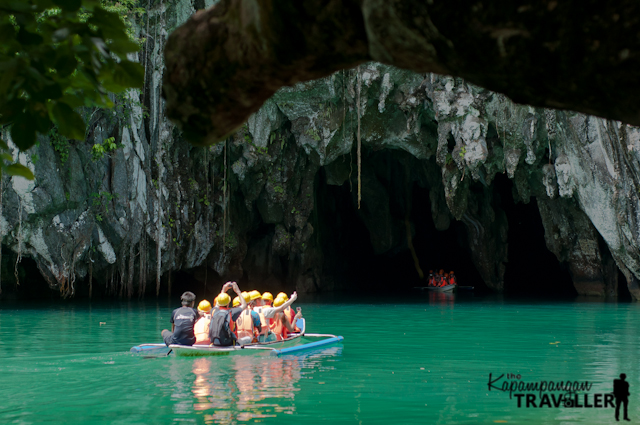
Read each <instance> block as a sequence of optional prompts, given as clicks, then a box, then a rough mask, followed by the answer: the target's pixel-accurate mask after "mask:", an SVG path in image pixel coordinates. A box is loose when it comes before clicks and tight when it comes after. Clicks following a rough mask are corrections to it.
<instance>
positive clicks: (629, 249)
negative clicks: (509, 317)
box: [0, 1, 640, 298]
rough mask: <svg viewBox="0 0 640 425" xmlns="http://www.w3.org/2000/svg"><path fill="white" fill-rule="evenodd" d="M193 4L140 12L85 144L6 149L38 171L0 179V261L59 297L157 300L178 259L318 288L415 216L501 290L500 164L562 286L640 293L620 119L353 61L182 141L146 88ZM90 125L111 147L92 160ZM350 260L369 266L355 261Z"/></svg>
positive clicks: (395, 249) (383, 256)
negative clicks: (134, 79) (132, 53)
mask: <svg viewBox="0 0 640 425" xmlns="http://www.w3.org/2000/svg"><path fill="white" fill-rule="evenodd" d="M193 11H194V7H193V5H191V4H190V3H189V2H184V1H182V2H176V3H170V4H168V5H166V6H163V5H156V7H152V9H151V10H149V11H148V12H147V13H148V16H149V18H150V19H153V21H152V22H156V21H157V22H158V24H157V25H158V27H157V28H153V27H151V30H152V31H153V32H154V37H153V38H152V37H149V38H148V39H147V41H146V43H145V45H144V50H143V52H142V53H141V56H140V60H141V62H145V63H147V82H146V85H145V88H144V90H142V91H141V92H139V93H138V92H132V93H129V94H128V95H127V98H124V99H117V102H119V105H120V106H121V109H119V110H118V111H120V113H119V114H117V116H114V115H113V111H107V112H103V111H89V112H90V113H91V114H92V115H91V119H90V120H89V123H90V131H89V133H88V134H89V136H88V138H87V139H86V140H84V141H70V143H69V145H68V147H67V149H66V150H65V148H64V146H59V145H58V144H56V143H54V142H53V141H51V140H46V139H42V140H40V143H39V144H38V146H37V147H35V148H34V149H33V150H32V151H30V152H27V153H23V154H20V161H21V162H22V163H24V164H26V165H28V166H29V167H30V168H31V169H32V170H34V172H35V175H36V180H35V181H34V182H27V181H25V180H24V179H21V178H19V177H12V178H8V177H6V176H5V177H3V186H2V187H3V195H2V205H3V208H2V214H1V219H0V231H1V233H2V247H3V250H5V256H4V257H3V258H6V255H10V256H11V255H18V256H22V257H25V258H27V257H28V258H30V259H31V260H33V262H34V264H36V265H37V268H38V270H39V271H40V273H41V275H42V276H43V277H44V278H45V279H46V281H47V282H48V284H49V286H50V287H51V288H54V289H56V290H59V291H60V292H61V293H62V295H63V296H72V295H75V294H82V295H86V294H87V293H88V291H89V288H90V287H91V288H92V291H93V294H94V296H95V295H96V294H98V295H101V294H107V295H113V296H122V297H133V296H139V295H141V294H148V295H150V294H156V293H157V292H158V291H165V290H166V289H167V287H168V286H169V285H171V284H173V285H174V288H175V287H176V286H178V287H179V285H180V282H175V281H174V282H173V283H171V281H170V279H171V277H170V276H171V275H172V273H175V272H177V271H186V272H187V273H189V274H190V275H191V276H192V277H194V278H195V279H197V280H200V281H203V280H205V279H206V280H207V281H208V282H209V283H210V284H211V283H216V284H217V283H218V282H220V281H223V280H226V279H235V280H239V281H243V282H250V283H251V286H255V287H269V288H271V287H273V288H282V289H289V290H291V289H294V288H295V289H297V290H299V291H307V292H314V291H327V290H333V289H345V288H352V287H355V286H357V285H358V284H362V283H358V282H355V281H354V280H353V279H351V278H352V277H353V276H354V275H356V276H357V275H358V272H359V271H358V270H356V271H354V268H357V267H356V264H358V267H360V266H362V268H367V267H368V268H371V269H374V270H377V269H376V267H381V264H383V263H384V264H387V263H385V261H387V259H392V260H393V259H396V258H408V259H410V258H411V256H410V254H409V250H408V242H407V241H408V238H407V232H409V234H412V235H413V236H416V235H417V233H416V232H418V231H419V229H420V228H424V226H425V225H428V226H430V227H432V228H433V232H437V233H446V232H452V233H447V234H451V235H452V236H451V238H452V239H455V241H453V242H452V243H453V244H457V246H458V249H459V250H460V252H462V251H464V252H468V256H469V259H470V260H469V261H470V267H473V268H475V270H476V271H477V274H478V276H479V277H480V278H481V279H482V280H483V281H484V283H485V284H486V286H487V287H488V288H491V289H493V290H496V291H502V290H504V289H505V288H506V289H508V288H509V287H513V285H517V283H513V284H511V283H510V284H505V271H506V270H507V269H508V267H509V254H510V253H509V242H510V241H509V240H508V231H509V224H508V221H507V216H506V213H505V209H504V204H503V202H502V201H501V193H500V192H499V191H498V190H497V189H496V187H497V186H496V184H495V180H496V178H497V177H500V178H502V177H503V176H506V177H508V179H509V180H508V181H509V182H510V183H509V184H510V186H509V187H510V189H511V190H512V192H513V198H514V200H515V201H516V202H520V203H529V202H532V200H533V199H535V201H536V205H537V208H538V210H539V213H540V220H541V222H542V225H543V226H544V240H545V243H546V246H547V248H548V249H549V250H550V251H551V252H553V254H554V255H555V256H556V258H557V260H558V262H559V263H561V264H562V265H565V266H566V267H567V268H568V269H569V271H570V273H571V277H572V280H573V284H574V287H575V290H576V292H577V293H579V294H584V295H597V296H611V295H613V296H615V295H616V294H617V293H618V292H619V285H626V286H627V287H628V289H629V292H630V293H631V294H632V296H633V297H635V298H639V297H640V287H639V286H638V277H639V276H640V252H639V251H638V246H640V241H639V240H638V235H639V234H640V233H639V230H640V229H639V227H638V220H639V217H638V184H640V180H639V179H640V177H638V176H640V165H639V162H638V151H639V150H640V131H639V130H638V129H637V128H635V127H631V126H628V125H626V124H621V123H620V122H617V121H611V120H606V119H603V118H597V117H593V116H588V115H584V114H580V113H575V112H565V111H557V110H550V109H542V108H535V107H531V106H521V105H517V104H514V103H513V102H512V101H510V100H509V99H508V98H506V97H505V96H504V95H502V94H498V93H495V92H491V91H489V90H486V89H483V88H479V87H477V86H474V85H472V84H469V83H468V82H466V81H464V80H462V79H459V78H454V77H445V76H439V75H436V74H416V73H413V72H410V71H406V70H401V69H398V68H394V67H391V66H388V65H382V64H380V63H375V62H370V63H364V64H362V65H360V66H359V67H357V68H353V69H349V70H344V71H338V72H336V73H333V74H330V75H328V76H326V77H324V78H321V79H319V80H316V81H312V82H304V83H298V84H296V85H294V86H293V87H284V88H282V89H280V90H278V91H277V92H276V93H275V95H274V96H273V97H271V98H269V99H268V100H266V102H265V103H264V105H263V106H262V108H260V109H259V110H257V111H256V112H255V113H254V114H253V115H251V117H250V118H249V120H248V121H247V123H246V124H245V125H243V126H241V127H240V128H239V129H238V130H237V131H236V132H234V133H233V134H232V135H231V136H230V137H228V138H226V139H225V140H224V141H223V142H222V143H219V144H216V145H213V146H209V147H195V146H192V145H190V144H189V143H188V142H187V141H186V140H185V138H184V136H185V134H186V132H184V131H183V132H181V131H180V130H179V129H178V128H177V127H176V126H174V125H173V124H172V123H171V122H170V121H169V120H168V119H167V117H166V116H165V114H164V109H163V101H162V98H161V97H160V86H161V79H162V69H163V57H162V54H161V52H162V49H163V47H164V40H165V39H166V37H167V34H166V33H167V32H168V31H167V30H163V28H167V29H170V28H172V27H174V26H176V25H178V23H179V22H180V18H179V17H180V16H182V17H183V18H184V19H186V16H188V15H189V14H190V13H192V12H193ZM198 19H201V18H198ZM141 28H142V26H141ZM141 28H140V29H139V30H140V31H142V29H141ZM291 66H293V65H291ZM270 90H271V89H270ZM274 91H275V89H274ZM267 97H268V96H267ZM265 99H266V97H265ZM251 108H253V106H252V107H251ZM251 108H249V109H251ZM183 130H185V128H184V127H183ZM358 133H359V134H360V141H361V144H362V154H361V160H362V170H361V179H360V180H361V193H362V196H361V201H360V209H358V196H357V193H358V191H357V186H358V166H357V163H358V161H357V144H358ZM108 137H115V138H116V142H117V143H118V144H120V145H122V147H120V148H119V149H117V150H116V151H114V152H112V153H109V154H108V155H106V156H104V157H102V158H100V159H97V160H94V159H92V145H94V144H96V143H102V142H103V141H104V140H105V139H106V138H108ZM16 155H17V152H16ZM418 204H420V205H425V209H424V210H419V211H420V213H419V214H417V213H416V212H415V211H416V208H417V207H416V205H418ZM407 223H408V226H407ZM433 234H435V233H433ZM414 243H418V244H419V243H420V238H419V237H418V238H417V239H415V240H414ZM7 249H8V250H10V251H11V254H7V253H6V250H7ZM359 253H361V254H362V255H363V256H365V255H367V256H369V257H366V258H368V260H366V259H365V260H363V262H362V263H357V261H356V260H357V258H356V257H354V255H356V254H359ZM455 255H457V254H455V253H454V254H452V256H455ZM465 255H466V254H465ZM11 258H14V257H11ZM363 258H364V257H363ZM31 260H30V261H31ZM420 260H421V262H422V264H423V267H427V268H431V267H439V266H438V265H433V264H430V262H429V258H425V257H422V258H421V259H420ZM390 261H391V260H390ZM394 261H395V260H394ZM403 261H404V260H403ZM409 261H410V260H409ZM2 264H3V266H5V262H3V263H2ZM388 264H396V263H391V262H389V263H388ZM398 264H405V263H401V262H399V263H398ZM408 264H409V266H407V267H405V266H404V265H403V266H402V267H404V268H406V269H409V270H410V271H411V272H413V273H414V278H415V280H413V281H412V280H404V281H400V280H397V281H393V284H394V285H396V287H398V288H402V287H407V286H413V285H414V284H419V281H418V280H417V277H416V276H417V274H415V270H411V269H412V267H413V264H412V263H411V262H409V263H408ZM5 269H6V267H5ZM618 270H620V271H621V273H622V275H623V276H624V277H625V278H626V282H622V281H621V282H618ZM360 271H361V270H360ZM2 273H3V276H4V275H6V274H7V273H8V271H7V270H3V271H2ZM161 277H162V279H161ZM3 282H4V284H3V288H5V291H6V290H7V287H8V286H7V285H8V284H7V283H6V279H3ZM90 282H91V283H90ZM387 284H388V282H378V281H375V280H374V281H371V282H367V283H366V285H369V286H370V287H372V288H382V287H385V285H387ZM403 285H404V286H403ZM510 285H511V286H510ZM212 286H213V285H212Z"/></svg>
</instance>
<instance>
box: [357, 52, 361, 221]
mask: <svg viewBox="0 0 640 425" xmlns="http://www.w3.org/2000/svg"><path fill="white" fill-rule="evenodd" d="M357 79H358V96H357V110H358V209H360V200H361V199H362V142H361V140H360V89H361V86H362V82H361V77H360V65H358V73H357Z"/></svg>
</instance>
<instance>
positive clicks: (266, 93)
mask: <svg viewBox="0 0 640 425" xmlns="http://www.w3.org/2000/svg"><path fill="white" fill-rule="evenodd" d="M639 12H640V3H639V2H637V1H635V0H615V1H607V2H602V1H597V0H587V1H585V0H580V1H578V0H565V1H562V2H559V1H556V0H546V1H538V2H525V1H519V2H512V1H507V0H502V1H501V0H485V1H448V2H442V1H434V0H429V1H426V2H425V1H421V0H403V1H388V0H385V1H382V0H363V1H348V0H343V1H340V0H306V1H304V2H298V1H292V0H278V1H260V2H254V1H247V0H223V1H221V2H219V3H217V4H216V5H215V6H214V7H212V8H209V9H207V10H201V11H199V12H198V13H196V14H195V15H193V16H192V17H191V18H190V19H189V20H188V21H187V22H186V23H184V24H183V25H182V26H180V27H178V28H177V29H176V30H175V31H174V32H173V33H172V34H171V36H170V37H169V40H168V43H167V46H166V49H165V59H166V72H165V74H164V83H163V92H164V96H165V98H166V100H167V103H166V108H167V114H168V116H169V118H170V119H171V120H172V121H173V122H175V123H176V124H177V125H178V126H179V127H180V128H181V129H182V131H183V132H184V134H185V137H187V138H188V139H189V140H190V141H191V142H192V143H194V144H196V145H208V144H212V143H215V142H217V141H220V140H221V139H223V138H224V137H226V136H227V135H229V134H231V133H232V132H233V131H234V130H236V129H237V128H238V127H239V126H241V125H242V124H243V123H244V122H246V120H247V118H248V117H249V116H250V115H251V114H252V113H254V112H256V111H257V110H258V109H259V108H260V107H261V105H262V104H263V103H264V102H265V101H266V100H267V99H268V98H269V97H271V95H273V94H274V93H275V92H276V91H277V90H278V89H280V88H281V87H283V86H291V85H294V84H296V83H299V82H304V81H309V80H312V79H317V78H320V77H324V76H327V75H329V74H331V73H333V72H335V71H337V70H340V69H345V68H350V67H354V66H356V65H358V64H360V63H363V62H366V61H378V62H382V63H385V64H390V65H394V66H397V67H400V68H404V69H407V70H412V71H415V72H420V73H428V72H431V73H438V74H446V75H452V76H456V77H462V78H464V79H465V80H467V81H468V82H471V83H473V84H476V85H479V86H481V87H484V88H487V89H490V90H492V91H496V92H500V93H503V94H506V95H507V96H509V97H510V98H511V99H512V100H514V101H515V102H518V103H523V104H529V105H533V106H540V107H546V108H557V109H568V110H574V111H578V112H583V113H587V114H591V115H597V116H600V117H604V118H609V119H615V120H620V121H622V122H625V123H628V124H633V125H640V104H639V103H638V102H637V99H638V98H639V97H640V80H639V79H638V78H637V76H638V69H639V68H640V13H639Z"/></svg>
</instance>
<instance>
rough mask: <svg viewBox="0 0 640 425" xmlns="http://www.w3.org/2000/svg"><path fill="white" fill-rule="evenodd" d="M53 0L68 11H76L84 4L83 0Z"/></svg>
mask: <svg viewBox="0 0 640 425" xmlns="http://www.w3.org/2000/svg"><path fill="white" fill-rule="evenodd" d="M53 2H54V3H55V4H56V5H58V6H60V8H61V9H62V10H64V11H66V12H75V11H76V10H78V9H80V6H82V0H53Z"/></svg>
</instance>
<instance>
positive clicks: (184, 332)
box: [162, 291, 198, 346]
mask: <svg viewBox="0 0 640 425" xmlns="http://www.w3.org/2000/svg"><path fill="white" fill-rule="evenodd" d="M180 300H181V301H182V307H180V308H176V309H175V310H173V313H171V331H169V330H168V329H163V330H162V340H163V341H164V343H165V344H167V346H169V345H171V344H179V345H193V344H194V343H195V342H196V335H195V334H194V332H193V326H194V325H195V323H196V320H197V319H198V311H197V310H196V309H195V308H193V306H194V305H195V302H196V295H195V294H194V293H193V292H188V291H187V292H185V293H184V294H182V296H181V297H180Z"/></svg>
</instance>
